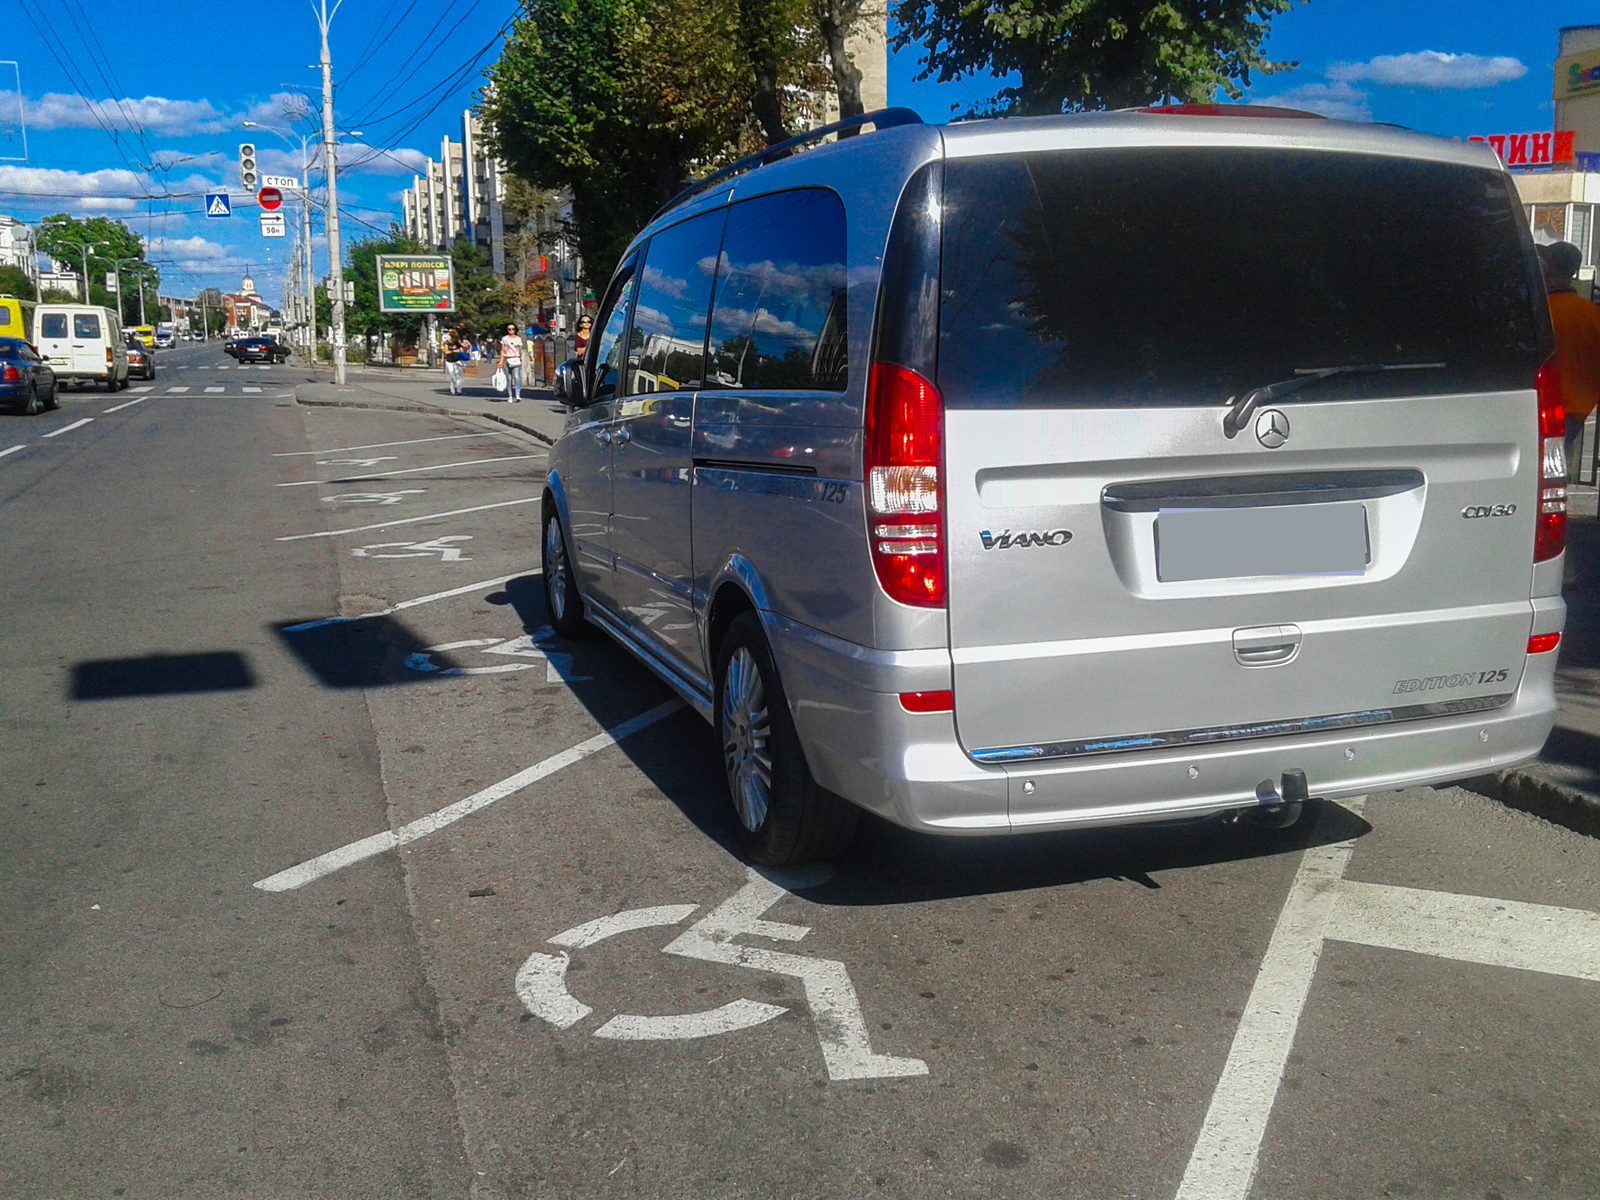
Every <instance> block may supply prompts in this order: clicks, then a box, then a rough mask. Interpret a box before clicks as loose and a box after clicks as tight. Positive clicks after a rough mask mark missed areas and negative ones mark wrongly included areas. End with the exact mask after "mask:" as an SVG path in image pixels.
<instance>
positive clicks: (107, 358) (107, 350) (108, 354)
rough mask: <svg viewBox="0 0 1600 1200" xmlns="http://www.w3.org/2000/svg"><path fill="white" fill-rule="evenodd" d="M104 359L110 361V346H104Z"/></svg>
mask: <svg viewBox="0 0 1600 1200" xmlns="http://www.w3.org/2000/svg"><path fill="white" fill-rule="evenodd" d="M106 361H107V362H110V361H111V347H110V346H107V347H106Z"/></svg>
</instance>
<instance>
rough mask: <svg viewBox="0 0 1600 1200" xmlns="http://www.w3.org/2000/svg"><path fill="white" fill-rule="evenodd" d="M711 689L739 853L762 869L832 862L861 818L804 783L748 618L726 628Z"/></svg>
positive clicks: (789, 724)
mask: <svg viewBox="0 0 1600 1200" xmlns="http://www.w3.org/2000/svg"><path fill="white" fill-rule="evenodd" d="M716 681H717V695H716V726H717V744H718V746H719V747H721V750H722V764H723V775H724V778H725V779H726V781H727V784H728V800H729V802H730V804H731V805H732V808H733V818H734V825H733V828H734V833H735V834H736V835H737V837H738V839H739V845H740V848H741V849H742V850H743V851H744V853H745V855H746V856H747V857H748V858H749V859H750V861H751V862H754V863H756V864H758V865H760V866H764V867H793V866H798V865H800V864H801V863H809V862H817V861H819V860H825V859H829V858H832V857H834V856H835V855H837V854H839V853H840V852H841V851H843V850H844V848H845V847H846V846H848V845H849V844H850V839H851V838H852V837H853V836H854V835H855V831H856V822H857V820H858V819H859V818H860V816H861V810H860V809H858V808H857V807H856V806H855V805H853V804H851V803H850V802H849V801H848V800H845V799H843V798H842V797H839V796H836V795H834V794H833V793H832V792H830V791H828V790H827V789H826V788H823V787H821V786H820V785H819V784H818V783H817V781H816V780H815V779H813V778H812V777H811V769H810V768H809V767H808V766H807V765H806V757H805V752H804V750H803V749H802V748H801V746H800V735H799V734H798V733H797V732H796V731H795V727H794V718H793V717H792V716H791V715H790V712H789V701H788V698H787V697H786V696H785V694H784V690H783V681H782V680H781V679H780V678H779V677H778V668H777V665H776V664H775V663H774V662H773V659H772V650H771V648H770V647H769V646H768V645H767V636H766V633H765V632H764V631H763V630H762V628H761V618H760V617H758V616H757V615H756V614H755V613H753V612H746V613H741V614H740V615H739V616H737V617H735V618H734V620H733V624H731V625H730V626H728V632H727V634H726V635H725V636H724V638H723V640H722V646H721V648H720V649H719V651H718V654H717V677H716ZM763 791H764V793H765V794H764V796H763V795H762V793H763Z"/></svg>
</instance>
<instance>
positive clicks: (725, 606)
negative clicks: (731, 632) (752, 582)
mask: <svg viewBox="0 0 1600 1200" xmlns="http://www.w3.org/2000/svg"><path fill="white" fill-rule="evenodd" d="M758 611H759V610H758V609H757V608H756V603H755V601H754V600H752V599H751V598H750V594H749V593H748V592H746V591H745V590H744V589H743V588H742V587H740V586H739V585H738V584H737V583H734V582H732V581H731V580H730V581H727V582H724V583H723V584H722V585H721V586H720V587H718V588H717V590H716V592H715V593H714V594H713V595H712V597H711V604H710V606H709V607H708V609H707V611H706V661H707V662H708V663H710V664H711V666H712V668H713V670H714V669H715V668H716V664H717V657H718V656H719V655H720V654H721V653H722V641H723V639H724V638H725V637H726V636H727V634H728V626H730V625H732V624H733V622H734V621H735V619H737V618H738V617H739V615H740V614H741V613H747V612H758Z"/></svg>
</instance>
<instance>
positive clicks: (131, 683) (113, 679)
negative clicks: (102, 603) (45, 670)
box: [71, 650, 256, 700]
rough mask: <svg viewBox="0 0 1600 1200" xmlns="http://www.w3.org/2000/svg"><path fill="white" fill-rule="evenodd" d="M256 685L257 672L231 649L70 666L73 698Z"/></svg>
mask: <svg viewBox="0 0 1600 1200" xmlns="http://www.w3.org/2000/svg"><path fill="white" fill-rule="evenodd" d="M255 686H256V677H255V672H254V671H252V670H251V669H250V663H249V662H248V661H247V660H246V659H245V657H244V655H242V654H240V653H238V652H237V651H234V650H214V651H210V652H202V653H199V654H147V655H144V656H142V657H140V658H106V659H99V660H97V661H94V662H81V663H78V664H77V665H76V666H74V667H73V668H72V684H71V695H72V698H73V699H74V700H120V699H125V698H127V697H129V696H174V695H182V694H184V693H189V692H239V691H245V690H247V689H249V688H253V687H255Z"/></svg>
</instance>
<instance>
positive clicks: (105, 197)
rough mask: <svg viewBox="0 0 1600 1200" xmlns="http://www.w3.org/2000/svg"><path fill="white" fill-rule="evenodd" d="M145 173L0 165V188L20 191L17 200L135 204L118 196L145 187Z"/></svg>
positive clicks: (110, 206)
mask: <svg viewBox="0 0 1600 1200" xmlns="http://www.w3.org/2000/svg"><path fill="white" fill-rule="evenodd" d="M149 188H150V180H149V177H148V176H145V175H140V174H138V173H137V172H135V171H128V170H123V169H120V168H118V169H114V170H104V171H61V170H57V169H55V168H53V167H17V166H0V191H4V192H16V193H20V196H19V197H18V198H19V199H20V200H22V201H24V202H26V201H27V200H28V199H30V198H35V199H41V200H64V199H74V200H77V201H78V202H79V204H80V206H81V207H83V208H88V209H95V210H98V211H125V210H128V209H134V208H137V207H138V206H139V205H138V201H136V200H127V199H121V198H120V197H126V196H133V195H137V194H140V193H143V192H147V191H149Z"/></svg>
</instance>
